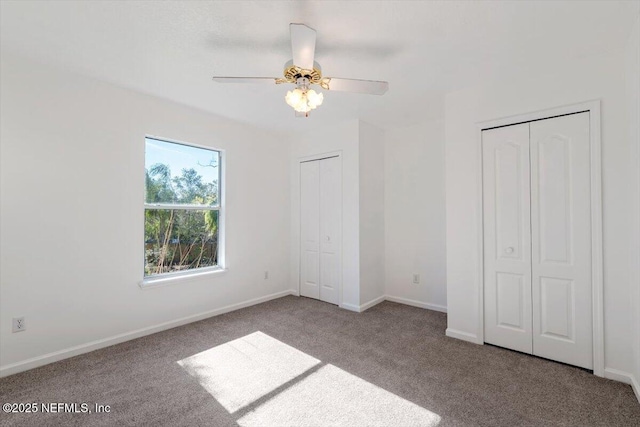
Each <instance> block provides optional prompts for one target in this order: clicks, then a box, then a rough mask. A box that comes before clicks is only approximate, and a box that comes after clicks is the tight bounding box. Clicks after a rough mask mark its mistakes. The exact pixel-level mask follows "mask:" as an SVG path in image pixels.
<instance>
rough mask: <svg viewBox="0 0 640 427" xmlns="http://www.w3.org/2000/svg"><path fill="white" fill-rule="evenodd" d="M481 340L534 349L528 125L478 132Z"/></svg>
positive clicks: (519, 348)
mask: <svg viewBox="0 0 640 427" xmlns="http://www.w3.org/2000/svg"><path fill="white" fill-rule="evenodd" d="M482 159H483V218H484V224H483V230H484V305H485V307H484V337H485V342H487V343H490V344H495V345H499V346H502V347H507V348H511V349H514V350H518V351H522V352H525V353H531V352H532V329H531V317H532V316H531V237H530V236H531V230H530V202H529V194H530V187H529V174H530V171H529V124H527V123H525V124H522V125H515V126H508V127H503V128H498V129H491V130H487V131H483V132H482Z"/></svg>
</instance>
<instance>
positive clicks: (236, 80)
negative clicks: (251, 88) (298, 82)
mask: <svg viewBox="0 0 640 427" xmlns="http://www.w3.org/2000/svg"><path fill="white" fill-rule="evenodd" d="M278 80H279V79H277V78H275V77H217V76H214V77H213V81H214V82H218V83H258V84H259V83H270V84H276V83H277V82H278Z"/></svg>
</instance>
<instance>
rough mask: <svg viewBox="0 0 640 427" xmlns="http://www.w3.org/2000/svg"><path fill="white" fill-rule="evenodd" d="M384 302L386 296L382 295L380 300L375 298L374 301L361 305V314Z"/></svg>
mask: <svg viewBox="0 0 640 427" xmlns="http://www.w3.org/2000/svg"><path fill="white" fill-rule="evenodd" d="M384 300H385V296H384V295H382V296H379V297H378V298H374V299H372V300H371V301H369V302H365V303H364V304H361V305H360V312H363V311H365V310H366V309H368V308H371V307H373V306H374V305H378V304H380V303H381V302H382V301H384Z"/></svg>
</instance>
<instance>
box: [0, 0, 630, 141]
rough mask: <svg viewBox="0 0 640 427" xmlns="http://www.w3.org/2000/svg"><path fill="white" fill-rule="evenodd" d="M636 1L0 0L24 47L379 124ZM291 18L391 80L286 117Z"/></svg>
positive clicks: (208, 92)
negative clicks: (275, 80) (376, 89)
mask: <svg viewBox="0 0 640 427" xmlns="http://www.w3.org/2000/svg"><path fill="white" fill-rule="evenodd" d="M639 5H640V3H639V2H638V1H627V2H619V1H604V2H580V1H567V2H564V1H555V2H550V1H541V2H529V1H526V2H525V1H501V2H471V1H465V2H455V1H447V2H436V1H429V2H416V1H414V2H403V1H377V2H360V1H340V2H337V1H336V2H329V1H325V2H319V1H314V2H306V1H286V2H271V1H253V2H241V1H233V2H231V1H228V2H159V1H150V2H144V1H130V2H121V1H113V2H111V1H106V2H104V1H103V2H94V1H87V2H79V1H72V2H61V1H48V2H28V1H19V2H13V1H2V2H0V15H1V34H0V35H1V37H0V40H1V46H2V50H3V51H6V52H12V53H15V54H18V55H21V56H24V57H28V58H32V59H34V60H36V61H40V62H45V63H51V64H54V65H56V66H60V67H63V68H65V69H67V70H71V71H74V72H79V73H82V74H86V75H90V76H93V77H96V78H98V79H101V80H106V81H109V82H112V83H115V84H117V85H120V86H124V87H128V88H132V89H135V90H138V91H141V92H145V93H149V94H153V95H156V96H159V97H162V98H167V99H171V100H173V101H177V102H180V103H183V104H187V105H190V106H194V107H197V108H200V109H204V110H207V111H210V112H213V113H215V114H218V115H221V116H226V117H229V118H232V119H235V120H240V121H244V122H250V123H252V124H254V125H257V126H262V127H267V128H271V129H279V130H287V129H292V130H299V129H304V128H313V127H316V126H320V125H324V124H327V123H331V122H335V121H341V120H345V119H352V118H361V119H363V120H366V121H368V122H371V123H374V124H377V125H378V126H381V127H384V128H390V127H396V126H403V125H407V124H411V123H415V122H417V121H419V120H421V119H433V118H439V117H441V115H442V95H443V94H444V93H445V92H447V91H451V90H456V89H458V88H462V87H465V86H468V85H472V84H475V83H478V82H479V81H482V80H483V79H487V78H492V79H495V78H509V76H513V75H514V74H517V73H518V72H520V71H522V70H525V69H526V70H528V71H531V70H540V71H544V69H545V68H548V67H550V66H552V65H553V66H557V65H558V64H560V65H561V64H562V62H563V61H566V60H571V59H573V58H576V57H581V56H586V55H592V54H598V53H602V52H606V51H610V50H613V49H618V48H621V47H622V46H623V44H624V42H625V41H626V38H627V36H628V34H629V31H630V28H631V25H632V23H633V20H634V18H635V17H636V16H637V14H638V9H639ZM290 22H301V23H305V24H307V25H309V26H311V27H313V28H315V29H316V30H317V31H318V40H317V51H316V60H317V61H318V62H319V63H320V64H321V65H322V68H323V73H324V74H325V75H326V76H334V77H345V78H360V79H374V80H387V81H389V85H390V89H389V92H388V93H387V94H385V95H384V96H382V97H377V96H369V95H360V94H347V93H338V92H331V93H325V102H324V105H322V106H321V107H320V108H318V109H317V110H315V111H313V112H312V114H311V117H310V118H309V119H296V118H295V117H294V114H293V110H292V109H291V108H290V107H289V106H287V105H286V104H285V102H284V94H285V93H286V88H285V87H283V86H275V85H274V86H238V85H222V84H218V83H214V82H212V81H211V76H213V75H222V76H265V77H271V76H273V77H280V75H281V73H282V69H283V65H284V63H285V62H286V61H287V60H289V59H291V53H290V46H289V39H288V37H289V27H288V24H289V23H290Z"/></svg>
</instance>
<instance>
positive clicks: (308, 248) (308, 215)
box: [300, 161, 320, 299]
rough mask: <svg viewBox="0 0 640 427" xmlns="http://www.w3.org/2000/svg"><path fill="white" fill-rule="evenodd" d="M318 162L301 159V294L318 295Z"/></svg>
mask: <svg viewBox="0 0 640 427" xmlns="http://www.w3.org/2000/svg"><path fill="white" fill-rule="evenodd" d="M319 283H320V162H319V161H313V162H304V163H300V295H302V296H305V297H310V298H316V299H318V298H320V286H319Z"/></svg>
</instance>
